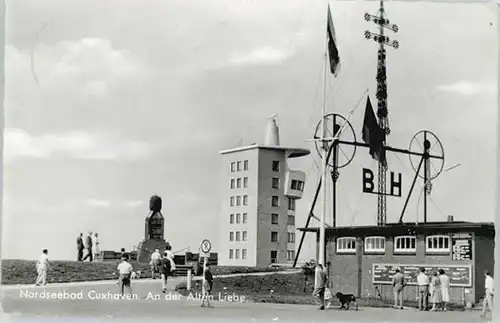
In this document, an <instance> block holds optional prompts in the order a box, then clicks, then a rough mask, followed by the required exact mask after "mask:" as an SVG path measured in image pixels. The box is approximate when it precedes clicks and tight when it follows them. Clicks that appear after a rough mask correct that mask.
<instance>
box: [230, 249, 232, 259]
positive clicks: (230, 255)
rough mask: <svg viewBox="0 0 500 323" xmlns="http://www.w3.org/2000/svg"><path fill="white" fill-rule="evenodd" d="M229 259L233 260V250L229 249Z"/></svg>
mask: <svg viewBox="0 0 500 323" xmlns="http://www.w3.org/2000/svg"><path fill="white" fill-rule="evenodd" d="M229 259H233V249H229Z"/></svg>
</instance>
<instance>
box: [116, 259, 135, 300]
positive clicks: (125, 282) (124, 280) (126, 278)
mask: <svg viewBox="0 0 500 323" xmlns="http://www.w3.org/2000/svg"><path fill="white" fill-rule="evenodd" d="M117 270H118V274H119V276H120V278H119V285H120V293H121V295H122V296H123V294H124V291H125V287H127V288H128V289H129V291H130V294H132V287H131V286H130V280H131V276H132V271H133V270H134V268H133V267H132V265H131V264H130V263H129V262H128V261H127V258H126V257H122V262H121V263H120V264H119V265H118V268H117Z"/></svg>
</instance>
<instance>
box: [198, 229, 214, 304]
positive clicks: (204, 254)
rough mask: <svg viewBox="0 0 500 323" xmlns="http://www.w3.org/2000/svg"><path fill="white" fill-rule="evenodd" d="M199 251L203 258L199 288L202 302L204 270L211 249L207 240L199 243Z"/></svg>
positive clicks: (203, 295) (203, 296)
mask: <svg viewBox="0 0 500 323" xmlns="http://www.w3.org/2000/svg"><path fill="white" fill-rule="evenodd" d="M200 249H201V255H202V257H203V279H202V286H201V288H202V289H201V290H202V296H201V297H202V300H203V301H204V300H205V292H206V290H205V270H206V269H207V259H208V257H210V254H209V252H210V250H211V249H212V244H211V243H210V241H209V240H207V239H205V240H203V241H202V242H201V246H200Z"/></svg>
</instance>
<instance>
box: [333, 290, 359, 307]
mask: <svg viewBox="0 0 500 323" xmlns="http://www.w3.org/2000/svg"><path fill="white" fill-rule="evenodd" d="M335 296H337V298H338V300H339V302H340V305H341V306H340V308H344V309H346V310H348V309H349V305H350V304H351V303H354V305H356V311H357V310H358V303H357V302H356V297H354V295H353V294H342V293H341V292H338V293H337V294H335Z"/></svg>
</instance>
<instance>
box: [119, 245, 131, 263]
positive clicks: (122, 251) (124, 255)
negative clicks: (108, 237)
mask: <svg viewBox="0 0 500 323" xmlns="http://www.w3.org/2000/svg"><path fill="white" fill-rule="evenodd" d="M120 252H121V255H120V259H121V258H123V257H125V258H127V261H130V255H129V254H128V252H126V251H125V248H121V250H120Z"/></svg>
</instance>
